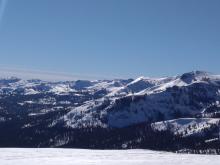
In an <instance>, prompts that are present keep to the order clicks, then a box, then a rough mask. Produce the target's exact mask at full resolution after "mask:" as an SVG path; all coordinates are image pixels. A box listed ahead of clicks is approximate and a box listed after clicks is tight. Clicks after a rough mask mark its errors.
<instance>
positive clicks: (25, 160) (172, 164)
mask: <svg viewBox="0 0 220 165" xmlns="http://www.w3.org/2000/svg"><path fill="white" fill-rule="evenodd" d="M219 161H220V157H219V156H214V155H213V156H210V155H209V156H208V155H189V154H173V153H167V152H155V151H150V150H77V149H15V148H11V149H1V150H0V164H1V165H15V164H16V165H29V164H32V165H39V164H41V165H61V164H65V165H146V164H150V165H161V164H167V165H176V164H179V165H185V164H187V165H210V164H211V165H218V164H219Z"/></svg>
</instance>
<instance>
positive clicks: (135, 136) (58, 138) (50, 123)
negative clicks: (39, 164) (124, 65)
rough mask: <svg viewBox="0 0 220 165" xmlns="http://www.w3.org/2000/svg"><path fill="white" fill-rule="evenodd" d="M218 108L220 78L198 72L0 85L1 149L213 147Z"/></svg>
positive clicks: (10, 81) (4, 82) (1, 81)
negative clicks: (158, 76) (133, 78)
mask: <svg viewBox="0 0 220 165" xmlns="http://www.w3.org/2000/svg"><path fill="white" fill-rule="evenodd" d="M219 103H220V76H217V75H212V74H210V73H207V72H202V71H194V72H190V73H185V74H183V75H180V76H174V77H165V78H145V77H140V78H138V79H135V80H132V79H129V80H120V79H117V80H97V81H87V80H78V81H72V82H70V81H69V82H47V81H41V80H21V79H18V78H8V79H0V131H1V135H0V146H3V147H4V146H14V147H16V146H17V147H24V146H26V147H45V146H46V147H80V148H152V149H166V150H179V149H183V148H193V149H201V148H202V149H205V148H206V147H211V148H220V145H219V143H218V135H219V134H218V132H219V129H218V128H219V118H220V117H219V116H220V104H219ZM207 132H208V133H207ZM158 137H160V138H158ZM161 137H162V138H163V139H166V141H163V140H161ZM153 139H154V141H152V140H153ZM173 139H175V141H172V140H173ZM189 139H190V140H189ZM213 139H214V140H213ZM192 142H193V143H192ZM214 143H215V145H213V144H214ZM152 144H154V145H152ZM199 144H202V145H199ZM213 146H214V147H213ZM199 147H200V148H199Z"/></svg>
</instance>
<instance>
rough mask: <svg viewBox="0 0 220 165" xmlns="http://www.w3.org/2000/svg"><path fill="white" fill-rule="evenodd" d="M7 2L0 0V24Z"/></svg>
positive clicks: (6, 0)
mask: <svg viewBox="0 0 220 165" xmlns="http://www.w3.org/2000/svg"><path fill="white" fill-rule="evenodd" d="M7 2H8V0H0V25H1V22H2V19H3V16H4V13H5V9H6V6H7Z"/></svg>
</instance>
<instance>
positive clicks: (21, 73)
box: [0, 67, 114, 81]
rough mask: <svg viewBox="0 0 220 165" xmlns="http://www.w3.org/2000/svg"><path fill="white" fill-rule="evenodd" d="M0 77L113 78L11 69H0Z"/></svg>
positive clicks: (46, 78) (45, 78)
mask: <svg viewBox="0 0 220 165" xmlns="http://www.w3.org/2000/svg"><path fill="white" fill-rule="evenodd" d="M0 77H1V78H6V77H18V78H22V79H42V80H47V81H71V80H100V79H114V77H104V76H94V75H84V74H69V73H62V72H50V71H39V70H29V69H27V70H26V69H20V68H12V67H0Z"/></svg>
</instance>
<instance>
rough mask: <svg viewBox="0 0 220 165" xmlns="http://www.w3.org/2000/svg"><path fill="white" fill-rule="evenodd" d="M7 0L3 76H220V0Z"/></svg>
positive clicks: (0, 30)
mask: <svg viewBox="0 0 220 165" xmlns="http://www.w3.org/2000/svg"><path fill="white" fill-rule="evenodd" d="M4 1H5V2H6V1H7V4H6V5H5V7H4V8H3V7H0V10H2V11H3V9H5V10H4V12H1V11H0V59H1V60H0V69H1V68H2V69H1V70H2V71H4V69H5V68H7V69H8V68H9V69H13V70H16V69H18V70H28V71H29V72H31V71H32V70H33V71H36V70H37V71H40V72H47V73H48V72H53V73H60V74H61V73H65V74H68V75H75V74H76V75H81V76H82V78H83V76H84V77H85V76H88V75H89V76H94V77H105V78H108V77H110V78H112V77H122V78H126V77H138V76H140V75H144V76H153V77H159V76H166V75H168V76H169V75H176V74H180V73H183V72H187V71H191V70H206V71H209V72H214V73H218V74H220V64H219V62H220V10H219V7H220V1H219V0H211V1H210V0H4ZM2 2H3V0H0V5H1V6H2V4H3V3H2ZM1 13H2V14H1ZM1 16H2V19H1Z"/></svg>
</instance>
